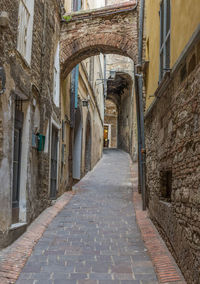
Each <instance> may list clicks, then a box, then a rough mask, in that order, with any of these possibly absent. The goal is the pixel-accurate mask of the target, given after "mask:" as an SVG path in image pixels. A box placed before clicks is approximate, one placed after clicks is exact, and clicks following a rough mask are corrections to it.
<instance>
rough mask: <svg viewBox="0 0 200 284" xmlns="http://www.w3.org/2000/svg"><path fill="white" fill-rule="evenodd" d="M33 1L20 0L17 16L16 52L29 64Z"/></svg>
mask: <svg viewBox="0 0 200 284" xmlns="http://www.w3.org/2000/svg"><path fill="white" fill-rule="evenodd" d="M33 15H34V0H32V1H30V0H20V2H19V14H18V38H17V50H18V51H19V52H20V54H21V55H22V56H23V57H24V59H26V61H27V63H28V64H30V63H31V51H32V33H33Z"/></svg>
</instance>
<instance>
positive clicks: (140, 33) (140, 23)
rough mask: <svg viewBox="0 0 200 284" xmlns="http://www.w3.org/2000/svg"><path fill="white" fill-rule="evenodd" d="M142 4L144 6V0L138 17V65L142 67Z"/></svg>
mask: <svg viewBox="0 0 200 284" xmlns="http://www.w3.org/2000/svg"><path fill="white" fill-rule="evenodd" d="M144 4H145V0H141V6H140V15H139V37H138V65H142V54H143V30H144Z"/></svg>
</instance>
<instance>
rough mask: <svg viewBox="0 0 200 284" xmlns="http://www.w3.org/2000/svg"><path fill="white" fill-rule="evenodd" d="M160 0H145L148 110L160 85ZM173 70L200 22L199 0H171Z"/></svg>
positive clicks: (171, 61) (171, 54)
mask: <svg viewBox="0 0 200 284" xmlns="http://www.w3.org/2000/svg"><path fill="white" fill-rule="evenodd" d="M161 2H162V1H160V0H146V5H145V30H144V36H145V39H144V40H145V45H146V46H145V58H144V60H145V61H146V66H147V67H146V70H145V73H146V76H145V84H146V109H148V108H149V107H150V105H151V103H152V102H153V100H154V93H155V91H156V89H157V88H158V86H159V68H160V56H159V53H160V5H161ZM170 2H171V28H170V30H171V32H170V34H171V35H170V38H171V40H170V69H173V67H174V65H175V64H176V62H177V60H178V59H179V57H180V55H181V53H182V52H183V50H184V48H185V46H186V45H187V43H188V42H189V40H190V39H191V37H192V35H193V33H194V32H195V30H196V29H197V28H198V26H199V24H200V2H199V0H171V1H170Z"/></svg>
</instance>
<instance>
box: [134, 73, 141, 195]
mask: <svg viewBox="0 0 200 284" xmlns="http://www.w3.org/2000/svg"><path fill="white" fill-rule="evenodd" d="M135 93H136V110H137V111H136V112H137V130H138V192H139V193H141V190H142V157H141V155H142V152H141V149H142V145H141V127H140V108H139V92H138V78H137V77H135Z"/></svg>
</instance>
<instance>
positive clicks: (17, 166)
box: [12, 101, 24, 224]
mask: <svg viewBox="0 0 200 284" xmlns="http://www.w3.org/2000/svg"><path fill="white" fill-rule="evenodd" d="M23 121H24V113H23V112H22V101H16V104H15V122H14V149H13V150H14V151H13V189H12V223H13V224H15V223H18V222H19V198H20V173H21V152H22V129H23Z"/></svg>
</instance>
